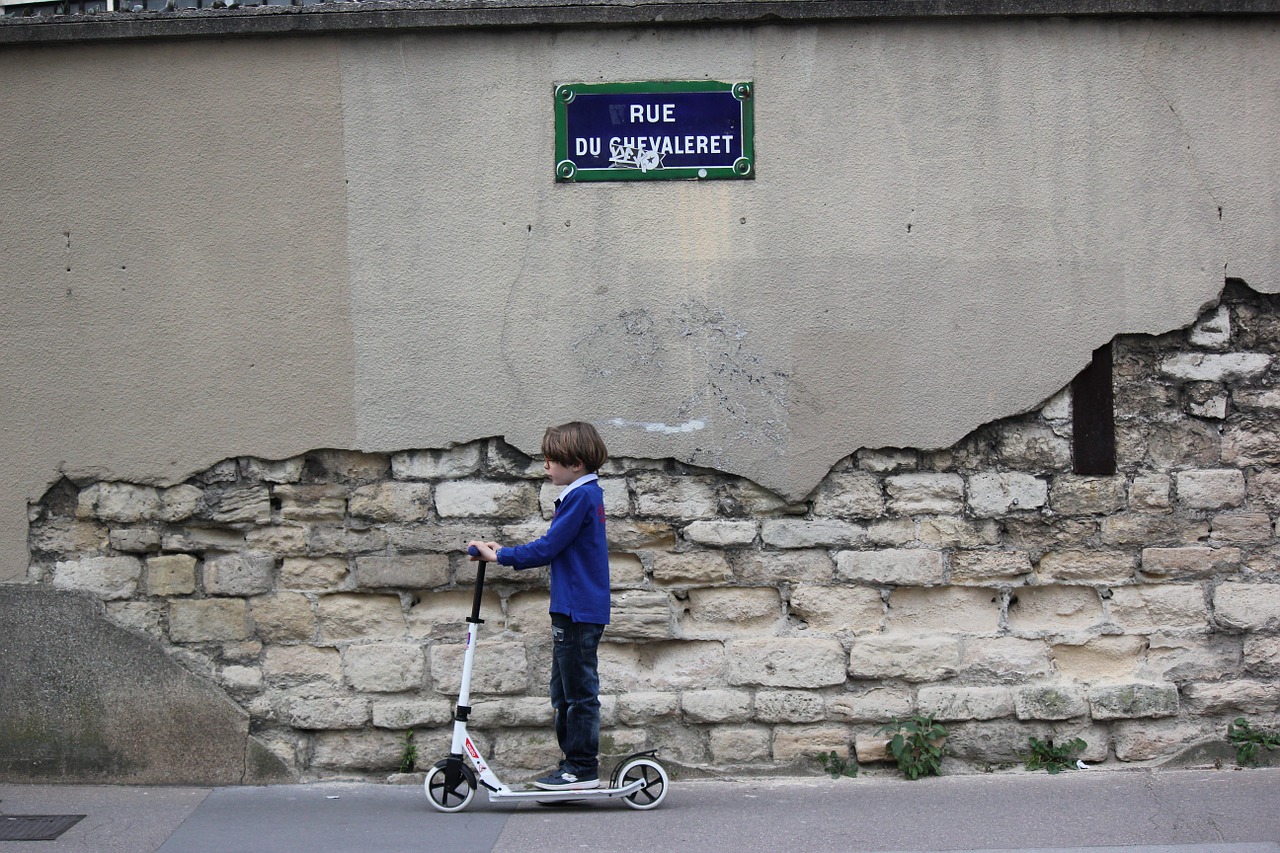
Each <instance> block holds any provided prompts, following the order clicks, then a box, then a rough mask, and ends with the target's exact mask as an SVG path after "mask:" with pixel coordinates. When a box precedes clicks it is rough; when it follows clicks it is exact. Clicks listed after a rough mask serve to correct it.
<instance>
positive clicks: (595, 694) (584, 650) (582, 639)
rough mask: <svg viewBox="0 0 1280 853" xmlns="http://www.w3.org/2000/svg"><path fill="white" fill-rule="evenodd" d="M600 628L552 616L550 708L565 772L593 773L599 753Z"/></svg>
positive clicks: (597, 763)
mask: <svg viewBox="0 0 1280 853" xmlns="http://www.w3.org/2000/svg"><path fill="white" fill-rule="evenodd" d="M602 634H604V626H603V625H595V624H592V623H590V622H574V621H572V620H570V619H569V617H568V616H565V615H564V614H563V613H552V614H551V643H552V649H551V707H553V708H555V712H556V739H557V740H559V741H560V751H561V752H563V753H564V765H563V766H564V769H565V770H567V771H569V772H571V773H578V774H582V773H595V772H598V768H599V752H600V696H599V694H600V674H599V672H598V671H597V661H596V649H597V648H598V647H599V645H600V636H601V635H602Z"/></svg>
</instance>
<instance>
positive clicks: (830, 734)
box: [30, 285, 1280, 777]
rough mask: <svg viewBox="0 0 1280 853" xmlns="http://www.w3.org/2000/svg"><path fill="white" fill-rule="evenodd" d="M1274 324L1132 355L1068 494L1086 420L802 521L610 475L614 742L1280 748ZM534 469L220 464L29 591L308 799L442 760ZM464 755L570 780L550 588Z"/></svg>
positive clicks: (605, 662)
mask: <svg viewBox="0 0 1280 853" xmlns="http://www.w3.org/2000/svg"><path fill="white" fill-rule="evenodd" d="M1277 351H1280V298H1277V297H1274V296H1263V295H1259V294H1256V293H1254V292H1252V291H1251V290H1249V289H1247V288H1245V287H1243V286H1241V285H1232V286H1229V287H1228V289H1227V290H1226V292H1225V294H1224V298H1223V302H1222V304H1221V305H1220V306H1219V307H1217V308H1216V309H1214V310H1211V311H1209V312H1208V313H1207V314H1206V315H1205V316H1204V317H1202V318H1201V319H1200V321H1199V322H1197V323H1196V324H1195V325H1194V326H1193V327H1192V328H1190V329H1189V330H1186V331H1182V332H1176V333H1171V334H1168V335H1164V336H1162V337H1159V338H1149V337H1134V338H1122V339H1119V340H1117V341H1116V342H1115V394H1116V433H1117V458H1118V464H1119V469H1120V470H1119V473H1117V474H1116V475H1115V476H1111V477H1092V476H1079V475H1075V474H1073V473H1071V452H1070V432H1071V400H1070V396H1069V393H1068V392H1067V391H1064V392H1062V393H1060V394H1058V395H1057V396H1055V397H1053V398H1052V399H1050V400H1048V401H1047V402H1046V403H1045V405H1044V406H1043V407H1042V408H1041V409H1039V410H1038V411H1035V412H1031V413H1028V414H1027V415H1024V416H1021V417H1016V418H1010V419H1007V420H1003V421H1000V422H998V423H994V424H991V425H988V426H986V427H983V428H981V429H979V430H977V431H975V432H974V433H973V434H971V435H970V436H968V437H967V438H966V439H964V440H963V441H961V442H959V443H958V444H957V445H955V446H954V447H952V448H949V449H946V450H943V451H935V452H921V451H916V450H898V449H890V450H860V451H858V452H856V453H854V454H853V455H851V456H850V457H848V458H847V459H846V460H845V461H843V462H842V463H841V464H839V465H837V466H836V467H835V468H834V469H833V470H832V471H831V472H830V474H829V476H828V477H827V478H826V479H825V481H824V482H823V483H822V484H821V485H820V486H819V488H817V489H816V490H815V491H814V492H813V493H812V495H810V496H809V499H808V500H806V501H805V502H803V503H799V504H787V503H785V502H784V501H782V500H780V499H779V498H777V497H776V496H775V495H773V494H771V493H769V492H767V491H765V490H763V489H761V488H759V487H757V486H755V485H753V484H752V483H750V482H746V481H744V480H741V479H737V478H733V477H727V476H724V475H721V474H718V473H715V472H712V471H707V470H702V469H694V468H689V467H686V466H684V465H682V464H680V463H678V462H675V461H671V460H666V461H642V460H633V459H621V460H614V461H611V462H610V463H609V465H608V466H607V467H606V469H605V470H604V471H603V472H602V481H603V486H604V489H605V496H606V505H607V508H608V512H609V517H610V520H609V535H610V541H611V546H612V551H613V556H612V560H611V571H612V578H613V586H614V622H613V624H612V625H611V626H610V628H609V630H608V631H607V632H606V641H607V642H606V643H605V644H604V645H603V646H602V650H601V675H602V693H603V697H602V698H603V702H604V726H603V728H604V746H605V750H606V751H607V752H609V753H612V754H617V753H623V752H627V751H630V750H632V749H635V748H647V747H655V746H660V747H661V748H662V750H663V755H664V756H665V757H666V758H667V759H669V760H671V761H673V762H675V763H679V764H684V765H689V766H710V767H714V768H719V769H730V768H733V769H744V768H752V769H768V768H774V767H777V766H780V765H783V766H787V765H792V766H794V765H796V764H801V765H804V766H807V767H813V766H814V765H813V764H812V762H811V761H810V759H811V757H812V756H813V755H815V754H817V753H818V752H825V751H828V750H832V749H834V750H835V751H837V752H838V753H843V754H848V753H849V752H851V751H852V750H853V749H854V748H855V746H856V749H857V753H858V756H859V758H861V759H863V760H874V759H876V758H877V757H880V756H881V755H882V750H881V746H882V742H883V738H882V737H880V736H877V735H876V730H877V729H878V728H879V727H880V726H881V725H882V724H883V723H885V722H886V721H888V720H889V719H890V718H892V717H894V716H905V715H909V714H912V713H915V712H926V713H931V714H934V715H935V716H936V717H937V718H938V719H940V720H942V721H944V722H945V724H946V725H947V726H948V728H949V729H950V732H951V735H950V737H949V738H948V741H947V747H948V752H949V754H950V755H951V756H952V758H951V762H952V764H951V767H952V768H953V769H962V768H966V767H982V766H986V765H993V764H999V763H1002V762H1011V761H1015V760H1016V759H1017V753H1018V752H1020V751H1025V749H1026V744H1027V738H1028V736H1029V735H1037V736H1041V737H1043V736H1045V735H1048V734H1054V735H1056V736H1058V737H1071V736H1076V735H1079V736H1081V737H1083V738H1084V739H1085V740H1086V741H1087V742H1088V744H1089V747H1088V751H1087V753H1086V755H1085V758H1086V759H1088V760H1092V761H1112V762H1136V761H1150V760H1158V759H1166V758H1170V757H1173V756H1175V755H1177V754H1179V753H1180V752H1182V751H1184V750H1185V749H1186V748H1187V747H1189V746H1190V745H1192V744H1195V743H1196V742H1199V741H1206V740H1215V741H1218V740H1221V739H1222V737H1223V734H1224V732H1225V728H1226V723H1227V721H1228V720H1230V719H1232V718H1234V717H1235V716H1237V715H1240V714H1245V715H1248V716H1250V717H1253V718H1256V719H1259V720H1260V721H1261V722H1262V723H1263V724H1266V725H1274V724H1275V723H1276V722H1277V719H1278V718H1280V714H1278V710H1280V567H1278V560H1280V544H1278V542H1277V537H1276V519H1277V516H1280V385H1278V383H1277V376H1278V375H1280V360H1278V359H1277V357H1276V353H1277ZM555 491H556V490H555V489H553V488H552V487H550V486H548V485H547V484H545V483H543V482H542V467H541V464H540V462H538V461H535V460H531V459H529V458H527V457H524V456H522V455H521V454H519V453H518V452H516V451H514V450H512V449H511V448H510V447H508V446H507V445H505V444H504V443H503V442H502V441H501V440H498V439H491V440H487V441H480V442H475V443H471V444H467V445H463V446H458V447H452V448H448V449H438V450H415V451H406V452H402V453H395V454H389V455H379V454H359V453H351V452H342V451H327V450H319V451H315V452H312V453H308V454H306V455H305V456H303V457H299V458H294V459H288V460H284V461H280V462H268V461H263V460H259V459H245V458H241V459H229V460H227V461H224V462H223V463H221V464H219V465H216V466H214V467H213V468H211V469H209V470H207V471H205V472H203V473H201V474H200V475H199V476H196V477H194V478H192V479H191V480H190V481H188V482H187V483H184V484H182V485H178V486H174V487H171V488H156V487H152V486H146V485H138V484H130V483H116V482H90V483H79V484H72V483H70V482H68V481H63V482H62V483H60V484H59V485H58V486H56V487H55V488H54V489H52V490H51V491H50V492H49V494H48V495H47V496H46V497H45V499H44V500H43V501H42V502H41V503H40V504H38V505H35V506H33V507H32V508H31V543H30V544H31V550H32V554H33V562H32V565H31V569H30V577H31V580H33V581H36V582H40V583H45V584H51V585H53V586H54V587H60V588H68V589H80V590H88V591H90V592H92V593H94V594H96V595H97V596H98V597H100V598H101V599H102V601H103V603H104V606H105V610H106V613H107V614H108V616H109V617H110V618H111V619H112V620H114V621H115V622H117V623H119V624H121V625H124V626H128V627H131V628H134V629H136V630H138V631H141V632H144V633H146V634H148V635H150V636H152V637H154V638H155V639H156V641H158V642H159V643H160V644H162V645H163V647H164V648H166V649H167V650H168V651H169V653H170V654H171V655H172V656H173V657H174V658H176V659H177V660H179V661H180V662H182V663H183V665H184V666H186V667H187V668H189V669H190V670H191V671H193V672H195V673H197V674H199V675H202V676H205V677H207V678H209V679H211V680H212V681H214V682H216V683H217V684H220V685H221V686H222V687H223V688H224V689H225V690H226V691H227V693H228V694H229V695H230V696H231V697H232V698H233V699H235V700H236V701H237V702H239V703H240V704H241V705H242V706H243V707H244V708H245V709H247V710H248V711H249V713H250V714H251V717H252V720H253V731H254V732H255V734H256V736H257V737H258V738H259V739H261V740H262V741H263V742H264V743H266V744H267V745H268V746H269V747H270V748H271V749H272V750H274V751H275V752H276V753H277V754H278V755H279V756H280V757H281V758H283V759H284V760H285V761H286V762H287V763H288V764H289V765H290V766H293V767H295V768H297V770H298V772H299V773H300V775H302V776H304V777H305V776H333V775H350V774H365V773H378V772H384V771H391V770H394V769H395V768H396V766H397V764H398V761H399V757H400V751H401V746H402V738H403V734H404V731H405V730H406V729H409V728H412V729H414V730H416V732H417V735H416V740H417V743H418V744H419V750H420V760H421V761H422V762H423V763H429V762H431V761H434V760H435V759H436V758H437V757H439V755H442V754H443V753H444V752H446V751H447V743H448V734H447V731H448V725H449V720H450V714H451V710H452V703H453V701H454V695H455V693H456V690H457V686H458V681H459V675H460V670H461V653H462V650H463V645H462V644H461V642H460V641H461V640H462V639H463V638H464V636H465V625H464V622H463V618H464V616H465V615H466V614H467V613H468V612H469V608H470V599H471V587H470V584H471V583H472V581H473V579H474V568H473V564H470V563H468V562H467V560H466V559H465V557H464V556H463V555H462V553H461V549H462V546H463V544H464V543H465V542H466V540H468V539H471V538H485V539H489V538H492V539H497V540H499V541H504V542H518V541H524V540H527V539H530V538H533V537H535V536H537V535H539V534H540V532H541V531H542V530H544V529H545V526H546V523H547V519H548V518H549V517H550V512H551V501H552V499H553V498H554V496H555ZM490 578H491V583H490V585H489V587H488V588H487V592H486V597H485V599H484V607H483V612H482V615H483V617H484V618H485V619H486V622H485V624H484V625H483V626H482V639H481V643H480V646H479V654H478V656H477V660H476V670H475V677H474V682H473V695H474V698H473V705H474V707H475V712H474V716H473V730H474V731H475V732H476V733H477V734H478V736H479V737H480V739H481V740H482V742H483V743H484V744H486V746H487V748H488V749H490V750H491V754H492V758H493V761H494V762H495V764H496V765H497V766H498V767H499V768H500V769H503V770H507V769H512V770H523V769H545V767H546V766H550V764H552V763H553V762H554V760H555V758H556V757H557V754H556V751H555V745H554V738H553V737H552V736H551V729H550V721H551V719H550V709H549V707H548V704H547V700H546V699H545V695H546V682H547V679H548V673H549V669H550V647H549V631H548V630H547V627H548V620H547V616H546V609H547V583H546V581H547V575H546V572H545V570H538V571H531V572H515V571H512V570H509V569H503V568H494V569H493V570H492V571H491V574H490Z"/></svg>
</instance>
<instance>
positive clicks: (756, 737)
mask: <svg viewBox="0 0 1280 853" xmlns="http://www.w3.org/2000/svg"><path fill="white" fill-rule="evenodd" d="M771 740H772V735H771V733H770V731H769V730H768V729H766V728H759V727H746V726H735V727H726V726H716V727H715V728H713V729H712V730H711V732H710V734H709V735H708V747H709V748H710V750H711V760H712V761H713V762H715V764H716V765H717V766H725V765H729V766H732V765H735V764H755V763H760V762H764V761H768V760H769V757H770V754H771V752H770V741H771Z"/></svg>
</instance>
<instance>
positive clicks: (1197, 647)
mask: <svg viewBox="0 0 1280 853" xmlns="http://www.w3.org/2000/svg"><path fill="white" fill-rule="evenodd" d="M1246 642H1247V640H1246ZM1241 666H1242V656H1241V638H1240V637H1238V636H1237V637H1233V636H1230V635H1208V636H1205V635H1204V634H1202V633H1200V632H1199V631H1197V632H1195V633H1187V632H1178V633H1176V634H1158V633H1157V634H1151V635H1149V636H1148V637H1147V656H1146V661H1145V662H1144V663H1143V665H1142V667H1141V669H1139V671H1138V676H1139V678H1141V679H1143V680H1148V681H1174V682H1179V683H1182V682H1186V681H1196V680H1203V681H1216V680H1218V679H1221V678H1226V677H1228V676H1236V675H1238V674H1239V673H1240V671H1241Z"/></svg>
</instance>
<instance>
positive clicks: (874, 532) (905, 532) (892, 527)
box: [867, 518, 916, 548]
mask: <svg viewBox="0 0 1280 853" xmlns="http://www.w3.org/2000/svg"><path fill="white" fill-rule="evenodd" d="M867 542H869V543H871V544H872V545H887V546H889V547H893V548H899V547H901V546H903V545H910V544H913V543H915V542H916V522H915V520H914V519H912V518H881V519H878V520H876V521H871V522H868V523H867Z"/></svg>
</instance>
